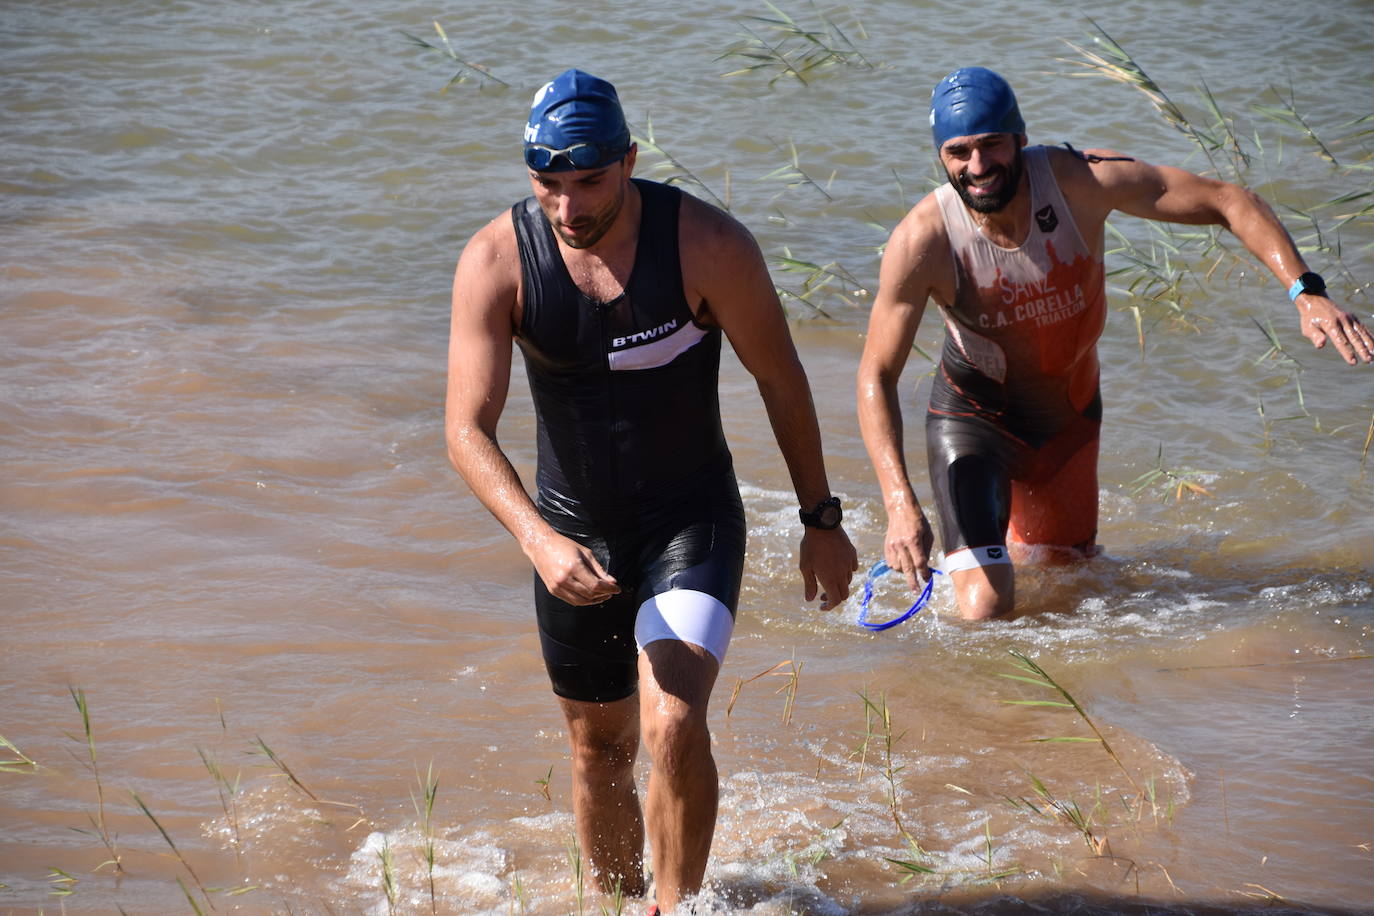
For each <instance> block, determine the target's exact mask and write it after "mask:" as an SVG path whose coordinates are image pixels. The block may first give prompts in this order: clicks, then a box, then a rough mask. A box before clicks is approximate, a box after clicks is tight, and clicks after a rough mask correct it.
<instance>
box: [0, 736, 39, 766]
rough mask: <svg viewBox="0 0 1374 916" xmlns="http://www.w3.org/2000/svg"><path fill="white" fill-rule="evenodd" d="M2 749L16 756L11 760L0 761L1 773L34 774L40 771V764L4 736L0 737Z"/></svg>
mask: <svg viewBox="0 0 1374 916" xmlns="http://www.w3.org/2000/svg"><path fill="white" fill-rule="evenodd" d="M0 747H3V748H4V749H5V750H7V751H9V752H10V753H11V754H13V755H14V756H13V757H12V758H10V759H9V760H0V773H32V772H34V771H35V770H37V769H38V764H37V763H36V762H35V761H34V760H33V759H32V758H31V757H29V756H28V755H27V754H25V753H24V752H23V751H21V750H20V749H19V748H18V747H17V746H15V744H14V742H12V741H10V740H9V739H8V738H6V737H5V736H4V735H0Z"/></svg>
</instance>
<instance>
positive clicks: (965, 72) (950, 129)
mask: <svg viewBox="0 0 1374 916" xmlns="http://www.w3.org/2000/svg"><path fill="white" fill-rule="evenodd" d="M930 130H931V133H933V134H934V135H935V149H936V151H937V152H938V151H939V150H940V148H941V147H943V146H944V145H945V143H947V142H948V141H949V140H951V139H952V138H954V137H971V136H974V135H975V134H1023V133H1025V132H1026V122H1025V121H1023V120H1021V110H1020V109H1019V108H1017V107H1016V94H1015V93H1013V92H1012V91H1011V86H1010V85H1008V84H1007V81H1006V80H1004V79H1002V77H1000V76H998V75H997V74H996V73H993V72H992V71H991V70H989V69H987V68H986V67H962V68H960V69H958V70H955V71H954V72H953V73H951V74H950V75H949V76H946V77H945V78H944V79H942V80H940V82H938V83H936V84H935V90H934V91H933V92H931V94H930Z"/></svg>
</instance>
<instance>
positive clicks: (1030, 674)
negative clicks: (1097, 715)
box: [998, 649, 1140, 794]
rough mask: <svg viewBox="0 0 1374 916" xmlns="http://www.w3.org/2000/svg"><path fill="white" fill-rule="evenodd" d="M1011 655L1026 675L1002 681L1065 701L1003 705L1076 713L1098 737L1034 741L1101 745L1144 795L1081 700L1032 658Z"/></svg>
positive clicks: (1017, 702)
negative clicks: (1054, 709) (1068, 710)
mask: <svg viewBox="0 0 1374 916" xmlns="http://www.w3.org/2000/svg"><path fill="white" fill-rule="evenodd" d="M1009 652H1010V654H1011V656H1012V657H1013V658H1015V659H1016V665H1015V667H1016V668H1017V669H1018V670H1020V671H1022V672H1025V673H1024V674H999V675H998V677H1004V678H1007V679H1008V680H1012V681H1020V682H1021V683H1024V684H1031V685H1033V686H1036V687H1040V688H1044V689H1047V690H1052V691H1054V692H1055V693H1057V694H1058V695H1059V696H1060V697H1062V699H1060V700H1003V701H1002V702H1003V703H1006V704H1008V705H1011V706H1048V707H1055V708H1062V709H1072V710H1073V711H1074V712H1075V713H1077V714H1078V717H1079V718H1080V719H1082V720H1083V723H1084V724H1085V725H1087V726H1088V728H1089V729H1090V730H1091V731H1092V733H1093V736H1094V737H1092V738H1083V737H1056V738H1036V739H1034V740H1036V741H1044V742H1079V741H1084V742H1089V743H1092V742H1095V743H1097V744H1098V745H1100V746H1101V748H1102V750H1103V751H1104V752H1106V754H1107V756H1108V757H1110V758H1111V760H1112V762H1113V763H1115V764H1116V766H1117V769H1119V770H1121V773H1122V775H1123V776H1125V777H1126V781H1127V782H1129V783H1130V784H1131V788H1132V789H1133V790H1135V792H1136V793H1137V794H1139V792H1140V786H1139V785H1137V784H1136V781H1135V777H1133V776H1132V775H1131V773H1130V771H1129V770H1127V769H1126V765H1125V764H1124V763H1122V762H1121V758H1120V757H1118V756H1117V754H1116V751H1114V750H1113V749H1112V746H1111V745H1110V744H1109V743H1108V742H1107V738H1106V736H1105V735H1103V734H1102V732H1101V730H1099V729H1098V727H1097V724H1096V723H1095V722H1093V720H1092V718H1091V717H1090V716H1089V715H1088V713H1087V712H1086V711H1085V710H1084V709H1083V707H1082V705H1080V704H1079V702H1078V700H1076V699H1074V696H1073V694H1071V693H1069V691H1068V690H1066V689H1065V688H1064V686H1063V685H1061V684H1060V683H1059V682H1058V681H1056V680H1055V679H1054V678H1053V677H1051V676H1050V674H1049V672H1047V671H1046V670H1045V669H1044V668H1042V667H1040V666H1039V665H1038V664H1036V663H1035V662H1034V661H1032V660H1031V659H1030V657H1029V656H1027V655H1024V654H1023V653H1021V652H1018V651H1016V650H1015V649H1011V650H1009Z"/></svg>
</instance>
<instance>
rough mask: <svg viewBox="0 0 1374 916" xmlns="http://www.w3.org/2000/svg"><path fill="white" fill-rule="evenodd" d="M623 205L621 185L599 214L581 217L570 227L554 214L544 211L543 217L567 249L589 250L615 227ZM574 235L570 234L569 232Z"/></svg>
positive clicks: (623, 194) (623, 198)
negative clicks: (547, 219) (546, 218)
mask: <svg viewBox="0 0 1374 916" xmlns="http://www.w3.org/2000/svg"><path fill="white" fill-rule="evenodd" d="M624 205H625V188H624V186H623V185H622V186H621V187H620V189H619V191H617V193H616V195H615V197H613V198H612V199H611V200H609V201H608V202H607V203H606V206H605V207H603V208H602V209H601V210H600V211H599V212H597V213H594V214H592V215H591V216H586V217H582V218H581V219H579V220H578V221H577V222H576V223H574V224H573V225H572V226H571V227H570V226H568V225H567V224H565V223H562V222H560V221H559V220H558V219H557V218H556V217H555V215H554V214H552V213H549V212H548V211H545V214H544V215H545V216H547V217H548V218H549V224H550V225H552V226H553V231H554V232H557V233H558V237H559V238H560V239H562V240H563V244H565V245H567V246H568V247H569V248H590V247H592V246H593V245H595V244H596V243H597V242H599V241H601V239H602V237H603V236H605V234H606V233H607V232H609V231H610V229H611V226H613V225H615V220H616V217H617V216H619V215H620V210H621V208H622V207H623V206H624ZM570 229H571V230H572V231H573V232H575V233H576V234H575V235H573V234H570V233H569V230H570Z"/></svg>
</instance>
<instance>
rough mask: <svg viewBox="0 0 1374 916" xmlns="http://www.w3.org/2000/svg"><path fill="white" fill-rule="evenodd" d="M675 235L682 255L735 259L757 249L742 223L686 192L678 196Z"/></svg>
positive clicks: (751, 235)
mask: <svg viewBox="0 0 1374 916" xmlns="http://www.w3.org/2000/svg"><path fill="white" fill-rule="evenodd" d="M678 232H679V236H680V244H681V246H682V248H683V250H684V252H691V253H692V254H699V255H704V256H706V257H712V256H720V255H733V256H739V255H741V254H747V253H749V252H751V251H755V250H757V248H758V243H757V242H756V241H755V239H754V236H753V233H751V232H750V231H749V230H748V229H746V228H745V226H744V224H743V223H741V222H740V221H739V220H737V219H735V217H733V216H731V215H730V214H729V213H726V212H725V211H724V210H722V209H720V208H719V207H715V206H712V205H711V204H709V203H707V202H706V201H704V200H701V199H700V198H697V197H693V196H692V195H691V194H688V193H686V192H683V194H682V209H681V211H680V213H679V215H678Z"/></svg>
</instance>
